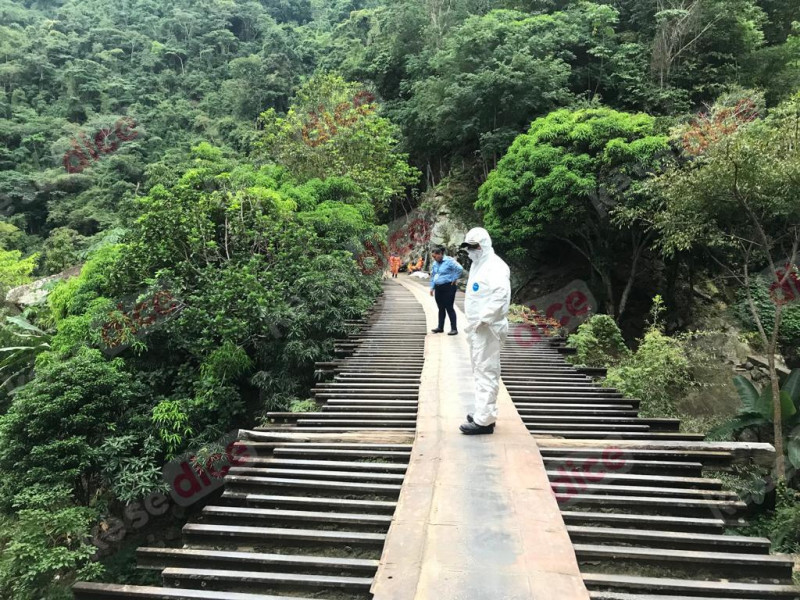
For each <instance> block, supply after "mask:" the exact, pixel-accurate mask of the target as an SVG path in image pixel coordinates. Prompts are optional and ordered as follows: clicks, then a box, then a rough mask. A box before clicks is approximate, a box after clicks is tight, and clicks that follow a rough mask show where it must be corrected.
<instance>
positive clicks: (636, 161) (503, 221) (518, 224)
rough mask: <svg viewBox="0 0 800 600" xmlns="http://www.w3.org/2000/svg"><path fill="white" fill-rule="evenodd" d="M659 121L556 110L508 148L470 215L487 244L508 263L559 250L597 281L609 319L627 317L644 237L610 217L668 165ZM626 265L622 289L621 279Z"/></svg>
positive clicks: (640, 116)
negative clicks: (545, 248) (481, 224)
mask: <svg viewBox="0 0 800 600" xmlns="http://www.w3.org/2000/svg"><path fill="white" fill-rule="evenodd" d="M671 157H672V154H671V151H670V149H669V145H668V136H667V135H665V134H662V133H661V132H660V130H659V127H658V126H657V124H656V121H655V119H653V118H652V117H650V116H648V115H645V114H628V113H622V112H617V111H615V110H611V109H608V108H589V109H581V110H574V111H572V110H566V109H564V110H559V111H556V112H553V113H551V114H549V115H547V116H546V117H542V118H540V119H536V120H535V121H534V122H533V123H532V124H531V127H530V129H529V130H528V132H527V133H526V134H523V135H520V136H519V137H517V139H516V140H514V143H513V144H512V145H511V148H509V150H508V153H507V154H506V155H505V156H504V157H503V158H502V160H500V162H499V164H498V166H497V169H495V170H494V171H492V172H491V173H490V174H489V177H488V179H487V180H486V183H484V184H483V185H482V186H481V188H480V192H479V197H478V202H477V203H476V207H477V208H479V209H481V210H483V211H484V221H485V224H486V227H487V229H488V230H489V232H490V233H491V234H492V236H493V238H495V239H497V242H498V243H499V244H500V245H503V246H505V247H506V248H509V249H511V248H514V250H512V254H513V253H517V254H520V253H522V252H525V251H528V250H532V249H534V248H535V247H536V245H537V244H541V243H543V242H546V241H553V240H555V241H557V242H561V243H563V244H566V245H568V246H569V247H571V248H573V249H574V250H576V251H577V252H578V253H580V255H581V256H583V257H584V258H585V259H586V261H587V262H588V264H589V265H590V266H591V268H592V269H593V270H594V271H595V272H596V273H597V275H598V276H599V277H600V279H601V281H602V284H603V288H604V291H605V305H606V311H607V312H608V313H609V314H610V315H612V316H614V317H616V318H619V316H620V315H622V314H623V313H624V312H625V308H626V306H627V302H628V297H629V295H630V292H631V289H632V288H633V284H634V282H635V279H636V275H637V273H638V269H639V263H640V259H641V256H642V253H643V252H644V250H645V248H646V247H647V245H648V243H649V234H648V233H647V232H646V231H645V230H644V228H642V227H640V226H638V225H637V224H636V223H634V224H633V226H632V227H630V228H621V227H619V226H618V225H617V224H616V223H615V221H614V214H615V211H620V210H622V209H625V208H629V207H632V206H636V205H638V204H639V203H640V202H642V196H643V191H642V182H644V181H645V180H646V179H647V178H648V177H649V176H650V175H651V174H653V173H656V172H658V171H660V170H661V169H662V168H663V167H664V165H665V164H666V163H668V162H669V161H670V160H671ZM622 256H626V257H627V265H625V266H626V267H627V273H626V274H625V275H624V276H623V278H622V281H623V289H622V292H621V293H619V292H618V291H617V287H618V283H617V282H618V280H619V279H620V277H619V276H618V275H617V272H618V271H619V270H621V269H620V266H622V265H624V264H625V263H622V261H621V257H622Z"/></svg>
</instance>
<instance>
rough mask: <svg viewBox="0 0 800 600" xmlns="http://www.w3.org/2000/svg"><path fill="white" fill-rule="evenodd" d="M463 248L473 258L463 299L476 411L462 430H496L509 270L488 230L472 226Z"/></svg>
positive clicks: (505, 326) (506, 329) (506, 330)
mask: <svg viewBox="0 0 800 600" xmlns="http://www.w3.org/2000/svg"><path fill="white" fill-rule="evenodd" d="M461 248H466V249H467V254H469V257H470V259H471V260H472V267H471V268H470V271H469V281H467V290H466V297H465V300H464V312H465V313H466V319H467V324H466V327H465V328H464V330H465V331H466V333H467V341H468V342H469V349H470V360H471V362H472V373H473V376H474V378H475V411H474V412H472V413H470V414H468V415H467V422H466V423H464V424H463V425H461V432H462V433H465V434H467V435H477V434H484V433H493V432H494V424H495V421H497V391H498V389H499V388H500V348H501V347H502V345H503V342H504V341H505V339H506V335H507V334H508V319H507V318H506V316H507V315H508V305H509V303H510V301H511V281H510V271H509V268H508V265H507V264H506V263H505V261H503V259H502V258H500V257H499V256H497V255H496V254H495V253H494V249H493V248H492V238H490V237H489V232H487V231H486V230H485V229H483V228H481V227H476V228H474V229H470V230H469V232H468V233H467V236H466V238H465V239H464V243H463V244H461Z"/></svg>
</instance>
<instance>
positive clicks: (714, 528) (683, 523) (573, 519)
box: [561, 510, 725, 533]
mask: <svg viewBox="0 0 800 600" xmlns="http://www.w3.org/2000/svg"><path fill="white" fill-rule="evenodd" d="M561 517H562V518H563V519H564V523H566V524H567V525H583V524H586V523H594V524H597V525H606V526H609V527H623V528H635V529H647V530H657V531H658V530H663V531H689V532H691V531H695V532H697V533H722V532H723V530H724V529H725V521H723V520H722V519H705V518H696V517H694V518H692V517H670V516H664V515H637V514H625V513H607V512H582V511H572V510H562V511H561Z"/></svg>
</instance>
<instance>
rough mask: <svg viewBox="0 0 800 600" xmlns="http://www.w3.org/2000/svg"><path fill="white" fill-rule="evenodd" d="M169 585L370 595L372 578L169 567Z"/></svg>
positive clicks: (165, 579)
mask: <svg viewBox="0 0 800 600" xmlns="http://www.w3.org/2000/svg"><path fill="white" fill-rule="evenodd" d="M161 576H162V577H163V578H164V583H165V584H166V585H170V584H172V585H179V584H180V583H181V582H183V583H191V584H193V585H202V586H205V585H211V586H219V585H220V584H235V585H237V586H240V585H247V587H270V586H276V585H280V586H296V587H311V588H320V587H324V588H337V589H343V590H358V591H369V587H370V586H371V585H372V578H371V577H343V576H333V575H305V574H301V573H265V572H261V571H223V570H220V569H185V568H174V567H169V568H166V569H164V571H163V572H162V573H161Z"/></svg>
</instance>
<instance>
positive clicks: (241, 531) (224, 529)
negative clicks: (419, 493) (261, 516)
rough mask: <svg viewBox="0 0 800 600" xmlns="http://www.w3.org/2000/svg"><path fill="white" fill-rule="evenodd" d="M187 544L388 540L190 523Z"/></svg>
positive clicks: (338, 533)
mask: <svg viewBox="0 0 800 600" xmlns="http://www.w3.org/2000/svg"><path fill="white" fill-rule="evenodd" d="M183 535H185V536H186V538H187V540H188V539H191V538H196V537H215V538H222V539H227V540H230V541H238V540H242V539H248V540H262V541H263V540H272V541H280V542H286V543H287V544H291V543H294V542H313V543H317V544H358V545H369V546H381V545H383V542H384V541H385V539H386V535H384V534H383V533H367V532H363V531H329V530H324V529H285V528H281V527H251V526H243V525H213V524H207V523H187V524H186V525H184V526H183Z"/></svg>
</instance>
